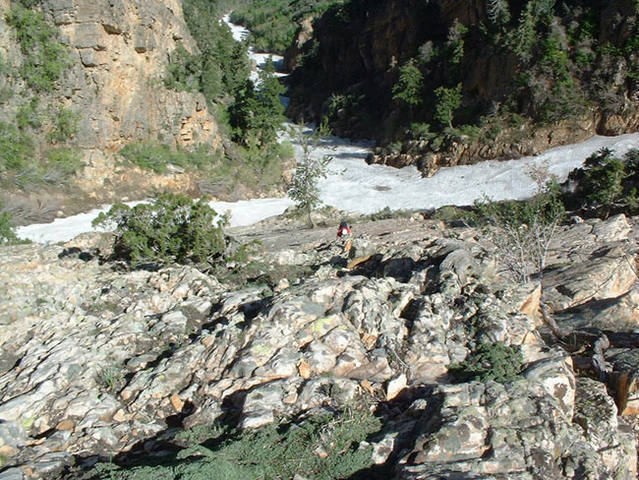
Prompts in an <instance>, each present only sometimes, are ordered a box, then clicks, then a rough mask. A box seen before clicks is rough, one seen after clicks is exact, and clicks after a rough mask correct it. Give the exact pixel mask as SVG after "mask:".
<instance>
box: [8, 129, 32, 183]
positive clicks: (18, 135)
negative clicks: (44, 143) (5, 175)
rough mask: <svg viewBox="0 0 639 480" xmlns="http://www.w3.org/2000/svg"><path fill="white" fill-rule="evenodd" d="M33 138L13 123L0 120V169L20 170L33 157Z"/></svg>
mask: <svg viewBox="0 0 639 480" xmlns="http://www.w3.org/2000/svg"><path fill="white" fill-rule="evenodd" d="M34 154H35V148H34V145H33V139H32V138H31V137H30V136H29V135H27V134H25V133H23V132H21V131H20V130H18V129H17V128H16V127H15V126H14V125H11V124H9V123H5V122H0V170H4V171H7V170H10V171H11V170H13V171H16V170H20V169H22V168H24V167H25V165H26V164H27V163H28V162H29V161H31V160H32V159H33V156H34Z"/></svg>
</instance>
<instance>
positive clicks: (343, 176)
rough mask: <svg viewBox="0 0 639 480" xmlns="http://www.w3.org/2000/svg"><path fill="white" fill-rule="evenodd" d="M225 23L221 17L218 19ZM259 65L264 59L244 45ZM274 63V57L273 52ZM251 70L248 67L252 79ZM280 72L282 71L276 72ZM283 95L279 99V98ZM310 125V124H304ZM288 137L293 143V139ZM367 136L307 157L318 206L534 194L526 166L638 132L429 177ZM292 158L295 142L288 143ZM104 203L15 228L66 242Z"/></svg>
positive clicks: (270, 210) (247, 211) (358, 208)
mask: <svg viewBox="0 0 639 480" xmlns="http://www.w3.org/2000/svg"><path fill="white" fill-rule="evenodd" d="M225 21H227V23H229V22H228V18H226V19H225ZM229 26H230V27H231V30H232V32H233V35H234V37H235V38H236V39H243V38H245V37H246V35H247V34H248V31H247V30H245V29H244V28H242V27H240V26H237V25H232V24H229ZM249 55H250V57H251V59H252V60H253V61H254V62H255V64H256V68H259V67H260V65H262V64H263V63H264V62H265V61H266V59H267V58H268V57H269V55H267V54H261V53H255V52H253V51H252V50H249ZM273 60H274V61H275V63H276V65H277V64H278V63H281V57H277V56H273ZM256 75H257V73H256V72H254V74H253V78H254V79H255V78H256ZM281 75H284V74H281ZM284 101H286V99H284ZM291 128H299V127H297V126H295V125H293V124H291V123H285V124H284V125H283V126H282V135H281V138H283V139H289V140H291V137H290V136H289V134H288V133H287V132H288V131H289V130H290V129H291ZM308 130H309V131H310V129H308ZM293 143H294V142H293ZM372 146H373V145H372V143H371V142H365V141H350V140H348V139H343V138H339V137H325V138H322V139H321V142H320V144H319V146H318V148H316V149H315V151H314V152H313V155H319V156H324V155H328V156H330V157H331V158H332V161H331V162H330V163H329V166H328V176H327V177H326V178H325V179H323V180H321V181H320V184H319V188H320V197H321V200H322V201H323V202H324V204H326V205H330V206H334V207H336V208H338V209H340V210H345V211H352V212H360V213H374V212H377V211H379V210H381V209H384V208H387V207H388V208H390V209H393V210H398V209H432V208H437V207H441V206H444V205H458V206H461V205H470V204H472V203H473V202H474V201H475V200H477V199H481V198H483V197H485V196H487V197H489V198H491V199H493V200H505V199H524V198H528V197H530V196H531V195H532V194H534V193H535V190H536V188H537V187H536V184H535V182H534V180H533V179H532V178H531V177H530V176H529V175H528V173H529V172H530V171H531V168H534V167H542V168H546V169H547V170H548V172H549V173H550V174H552V175H555V176H556V177H557V178H558V180H560V181H563V180H565V178H566V176H567V175H568V173H569V172H570V171H571V170H573V169H574V168H577V167H579V166H580V165H582V164H583V162H584V160H585V159H586V158H587V157H588V156H590V155H591V154H592V153H594V152H595V151H597V150H599V149H601V148H604V147H605V148H609V149H611V150H613V151H614V152H615V153H616V154H617V155H622V154H624V153H625V152H626V151H628V150H629V149H631V148H639V133H632V134H627V135H620V136H616V137H602V136H594V137H592V138H590V139H588V140H586V141H585V142H582V143H578V144H573V145H566V146H563V147H557V148H553V149H551V150H548V151H546V152H544V153H543V154H541V155H537V156H533V157H523V158H520V159H517V160H509V161H486V162H481V163H478V164H475V165H466V166H458V167H450V168H442V169H440V170H439V171H438V172H437V173H436V174H435V175H433V176H432V177H431V178H422V176H421V174H420V173H419V172H418V170H417V169H416V168H414V167H405V168H402V169H395V168H392V167H386V166H383V165H367V164H366V162H365V158H366V156H367V154H368V153H369V152H370V149H371V147H372ZM294 148H295V150H296V156H297V158H300V155H301V148H300V147H299V145H295V144H294ZM292 204H293V202H292V200H291V199H289V198H267V199H255V200H244V201H239V202H211V206H212V207H213V208H214V209H215V210H216V211H218V212H228V213H229V215H230V220H231V226H241V225H249V224H251V223H255V222H258V221H260V220H263V219H265V218H267V217H270V216H273V215H278V214H280V213H282V212H283V211H284V210H285V209H286V208H288V207H289V206H291V205H292ZM108 208H109V206H104V207H103V208H102V209H99V210H93V211H90V212H87V213H82V214H79V215H75V216H72V217H67V218H60V219H56V220H55V221H54V222H52V223H48V224H33V225H27V226H23V227H19V228H18V229H17V231H16V233H17V234H18V236H20V237H22V238H28V239H30V240H33V241H36V242H43V243H51V242H59V241H67V240H70V239H71V238H73V237H74V236H76V235H78V234H80V233H83V232H87V231H91V230H92V227H91V220H92V219H93V218H95V216H97V214H98V213H99V212H100V211H105V210H108Z"/></svg>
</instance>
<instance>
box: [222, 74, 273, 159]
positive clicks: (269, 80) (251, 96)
mask: <svg viewBox="0 0 639 480" xmlns="http://www.w3.org/2000/svg"><path fill="white" fill-rule="evenodd" d="M273 72H274V67H273V64H272V62H268V63H267V65H266V67H265V68H264V70H263V71H262V72H260V76H259V81H258V84H257V86H256V85H255V84H254V83H253V82H252V81H251V80H245V81H244V83H243V84H241V86H240V87H239V88H237V89H236V90H235V93H234V97H235V100H234V102H233V104H231V106H230V107H229V122H230V124H231V127H232V128H233V138H234V140H235V141H237V142H240V143H242V144H244V145H246V146H264V145H267V144H269V143H272V142H274V141H276V140H277V131H278V130H279V128H280V125H281V123H282V122H283V121H284V107H283V106H282V103H281V102H280V95H281V94H282V93H283V92H284V88H283V86H282V85H281V84H280V82H279V81H278V80H277V78H276V77H275V76H274V75H273Z"/></svg>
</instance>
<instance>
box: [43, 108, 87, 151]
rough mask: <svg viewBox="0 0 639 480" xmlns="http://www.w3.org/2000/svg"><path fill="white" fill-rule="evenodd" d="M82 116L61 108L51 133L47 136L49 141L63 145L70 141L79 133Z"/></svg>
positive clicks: (54, 120)
mask: <svg viewBox="0 0 639 480" xmlns="http://www.w3.org/2000/svg"><path fill="white" fill-rule="evenodd" d="M79 121H80V116H79V115H78V114H77V113H75V112H72V111H71V110H69V109H67V108H63V107H62V108H60V109H59V110H58V111H57V113H56V114H55V115H54V118H53V122H52V123H53V125H52V128H51V131H50V132H49V133H48V134H47V140H49V142H51V143H62V142H66V141H67V140H70V139H71V138H72V137H73V136H74V135H75V134H76V133H78V122H79Z"/></svg>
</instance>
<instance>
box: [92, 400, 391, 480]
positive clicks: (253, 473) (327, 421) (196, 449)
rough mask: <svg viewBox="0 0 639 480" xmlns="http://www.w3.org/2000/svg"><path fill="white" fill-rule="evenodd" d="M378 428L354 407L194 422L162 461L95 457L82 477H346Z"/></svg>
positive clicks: (366, 462) (366, 463)
mask: <svg viewBox="0 0 639 480" xmlns="http://www.w3.org/2000/svg"><path fill="white" fill-rule="evenodd" d="M380 429H381V422H380V420H379V419H378V418H376V417H374V416H373V415H372V414H371V413H370V412H368V411H367V410H365V409H356V408H354V407H350V408H345V409H344V410H342V411H339V412H331V413H316V414H315V415H311V416H308V417H307V418H305V419H301V420H298V421H296V422H295V423H293V422H290V423H289V422H283V423H281V424H279V425H278V424H271V425H267V426H265V427H261V428H258V429H254V430H253V429H247V430H239V429H235V428H230V427H228V426H225V425H221V424H219V425H213V426H211V427H197V428H196V429H194V430H192V431H186V432H183V433H180V434H179V438H178V441H180V442H182V443H187V444H189V445H188V446H187V447H186V448H184V449H181V450H179V451H178V452H177V453H176V454H174V455H172V456H171V457H170V458H169V459H167V460H165V461H164V462H154V464H153V465H148V464H147V465H134V466H128V467H126V466H118V465H116V464H114V463H101V464H98V465H97V466H96V467H94V469H93V470H92V471H91V472H90V473H89V474H88V475H86V476H85V477H84V478H91V479H94V480H97V479H102V480H107V479H118V480H127V479H130V480H133V479H136V480H143V479H149V480H150V479H154V478H162V479H166V480H170V479H176V480H177V479H178V478H190V479H194V480H195V479H202V480H204V479H213V478H216V479H218V478H219V479H222V478H224V479H227V480H235V479H237V480H252V479H254V480H257V479H264V480H266V479H272V480H276V479H279V478H293V477H294V476H296V475H299V476H302V477H304V478H309V479H315V480H331V479H336V478H348V477H349V476H351V475H353V474H354V473H355V472H358V471H360V470H363V469H365V468H367V467H370V466H371V465H372V460H371V453H372V447H371V446H364V445H362V442H363V441H365V440H366V439H367V438H368V436H370V435H372V434H374V433H376V432H378V431H379V430H380ZM192 442H198V443H195V444H193V443H192ZM147 463H148V462H147Z"/></svg>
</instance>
